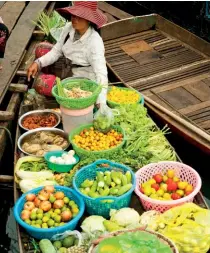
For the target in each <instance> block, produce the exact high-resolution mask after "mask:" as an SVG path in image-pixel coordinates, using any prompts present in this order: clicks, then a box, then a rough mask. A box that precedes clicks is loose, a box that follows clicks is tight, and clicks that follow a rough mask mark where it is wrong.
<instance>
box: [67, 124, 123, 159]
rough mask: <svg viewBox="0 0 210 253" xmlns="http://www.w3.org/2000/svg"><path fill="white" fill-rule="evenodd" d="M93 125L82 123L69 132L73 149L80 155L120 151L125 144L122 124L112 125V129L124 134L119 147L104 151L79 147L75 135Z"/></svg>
mask: <svg viewBox="0 0 210 253" xmlns="http://www.w3.org/2000/svg"><path fill="white" fill-rule="evenodd" d="M91 127H93V124H88V125H82V126H80V127H78V128H75V129H74V130H72V131H71V133H70V134H69V141H70V143H71V144H72V146H73V149H74V150H75V152H76V153H77V154H78V156H79V157H83V156H89V155H90V154H94V155H103V154H112V153H115V152H116V151H118V150H119V149H121V148H122V146H123V145H124V144H125V132H124V130H123V129H122V128H121V127H120V126H112V129H114V130H117V131H118V132H120V133H121V134H122V135H123V141H122V142H121V143H120V144H119V145H118V146H117V147H114V148H110V149H107V150H102V151H88V150H85V149H83V148H80V147H78V146H77V145H76V144H75V143H74V141H73V139H74V136H75V135H78V134H80V132H81V131H82V130H84V129H90V128H91Z"/></svg>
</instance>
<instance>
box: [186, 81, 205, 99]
mask: <svg viewBox="0 0 210 253" xmlns="http://www.w3.org/2000/svg"><path fill="white" fill-rule="evenodd" d="M183 88H184V89H186V90H187V91H189V92H190V93H191V94H192V95H194V96H195V97H197V98H198V99H200V100H201V101H202V102H204V101H207V100H209V98H210V88H209V86H208V85H207V84H206V83H204V82H203V81H198V82H193V83H189V84H187V85H185V86H183Z"/></svg>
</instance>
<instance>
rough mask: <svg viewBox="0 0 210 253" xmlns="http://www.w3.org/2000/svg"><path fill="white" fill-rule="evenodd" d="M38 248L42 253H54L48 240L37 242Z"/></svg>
mask: <svg viewBox="0 0 210 253" xmlns="http://www.w3.org/2000/svg"><path fill="white" fill-rule="evenodd" d="M39 247H40V250H41V252H42V253H56V250H55V248H54V247H53V245H52V243H51V241H50V240H48V239H42V240H41V241H40V242H39Z"/></svg>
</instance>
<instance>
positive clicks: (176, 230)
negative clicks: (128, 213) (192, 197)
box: [149, 203, 210, 253]
mask: <svg viewBox="0 0 210 253" xmlns="http://www.w3.org/2000/svg"><path fill="white" fill-rule="evenodd" d="M153 226H154V221H153V223H152V224H151V227H153ZM149 227H150V225H149ZM156 227H157V230H158V232H159V233H161V234H163V235H164V236H166V237H168V238H170V239H171V240H172V241H174V242H175V244H176V246H177V247H178V249H179V252H180V253H185V252H190V253H206V252H208V250H209V246H210V210H206V209H204V208H201V207H199V206H197V205H195V204H193V203H187V204H184V205H181V206H178V207H174V208H172V209H170V210H168V211H166V212H165V213H163V214H161V215H160V216H158V217H157V220H156Z"/></svg>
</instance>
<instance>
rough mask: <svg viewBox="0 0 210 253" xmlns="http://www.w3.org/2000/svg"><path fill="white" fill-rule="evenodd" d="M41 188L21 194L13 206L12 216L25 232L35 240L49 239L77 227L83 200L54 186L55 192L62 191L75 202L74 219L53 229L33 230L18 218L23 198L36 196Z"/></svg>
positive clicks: (67, 190)
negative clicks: (75, 212)
mask: <svg viewBox="0 0 210 253" xmlns="http://www.w3.org/2000/svg"><path fill="white" fill-rule="evenodd" d="M42 189H43V187H38V188H36V189H33V190H31V191H28V192H27V193H25V194H23V195H22V196H21V197H20V198H19V199H18V201H17V202H16V204H15V207H14V216H15V219H16V221H17V223H19V224H20V225H21V226H22V227H23V228H25V229H26V231H27V232H28V233H29V234H30V235H31V236H32V237H34V238H36V239H39V240H40V239H44V238H46V239H51V238H52V236H53V235H56V234H59V233H63V232H65V231H66V230H74V229H75V227H76V226H77V223H78V222H79V220H80V218H81V217H82V215H83V213H84V210H85V204H84V201H83V199H82V198H81V197H80V196H79V195H78V194H77V193H76V192H75V191H74V190H73V189H71V188H68V187H64V186H55V189H56V190H57V191H62V192H63V193H64V194H65V195H66V196H67V197H69V198H70V199H71V200H73V201H75V203H76V204H77V205H78V207H79V213H78V215H77V216H76V217H74V218H73V219H72V220H71V221H69V222H68V223H66V224H65V225H63V226H60V227H55V228H35V227H32V226H30V225H28V224H27V223H25V222H24V221H23V220H22V219H21V218H20V213H21V211H22V210H23V206H24V204H25V202H26V201H25V197H26V195H27V194H28V193H34V194H37V193H38V192H39V191H40V190H42Z"/></svg>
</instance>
